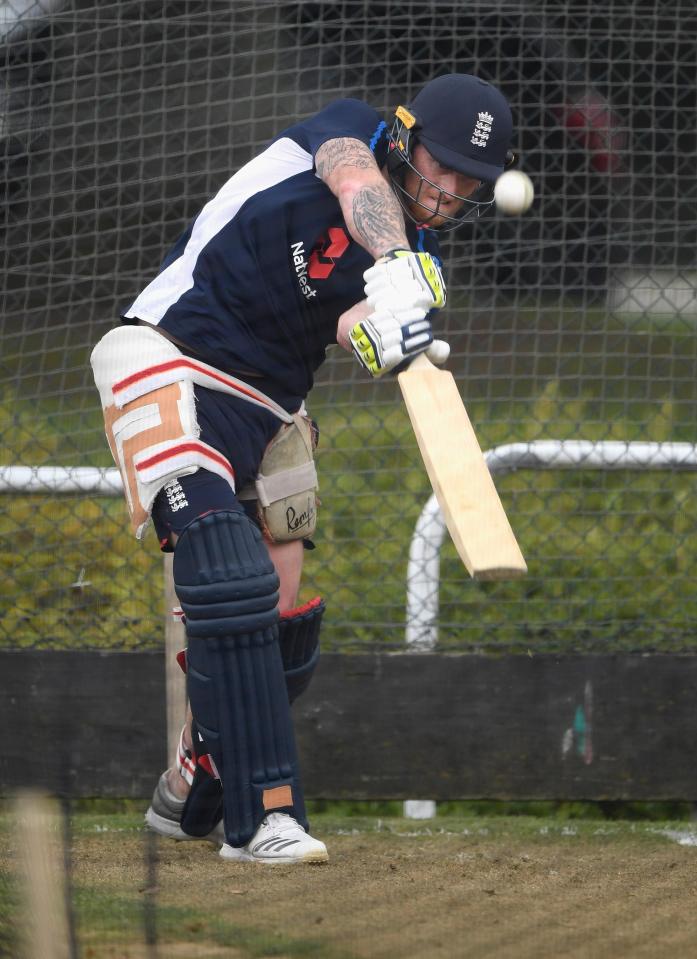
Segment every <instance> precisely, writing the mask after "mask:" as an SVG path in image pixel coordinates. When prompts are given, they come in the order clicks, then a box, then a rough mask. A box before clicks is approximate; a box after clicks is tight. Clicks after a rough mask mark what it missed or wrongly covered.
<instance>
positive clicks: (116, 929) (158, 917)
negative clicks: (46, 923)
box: [0, 814, 697, 959]
mask: <svg viewBox="0 0 697 959" xmlns="http://www.w3.org/2000/svg"><path fill="white" fill-rule="evenodd" d="M313 826H314V829H313V832H314V833H315V834H316V835H318V836H319V837H320V838H323V839H325V840H326V842H327V844H328V846H329V851H330V856H331V859H330V862H329V863H328V864H326V865H322V866H307V867H298V866H295V867H292V866H276V867H268V868H267V867H262V866H256V865H251V866H250V865H248V864H231V863H226V862H223V861H222V860H221V859H220V858H219V857H218V856H217V853H216V850H215V849H214V848H213V847H212V846H209V845H207V844H205V843H193V842H192V843H173V842H171V841H168V840H161V839H158V840H157V841H156V842H155V848H156V850H157V869H156V876H157V882H156V887H155V889H154V890H153V889H152V888H150V887H149V886H148V882H147V879H146V876H147V872H146V863H145V856H144V851H145V849H146V848H147V845H148V844H147V843H145V842H144V834H143V831H142V829H141V827H140V821H139V818H137V817H135V816H132V815H123V814H122V815H112V816H95V815H91V816H81V817H78V819H77V820H76V822H75V833H74V862H75V869H74V877H73V881H74V886H75V911H76V918H77V924H78V934H79V939H80V942H81V947H82V948H81V954H82V957H83V959H155V957H156V956H157V957H159V959H170V957H171V959H178V957H187V959H189V957H191V959H247V957H253V959H262V957H275V959H291V957H303V956H309V957H317V959H451V957H463V959H547V957H549V959H596V957H597V959H604V957H607V959H624V957H627V959H630V957H631V959H657V957H660V959H662V957H669V956H670V957H679V959H683V957H685V959H689V957H692V956H697V909H696V908H695V903H696V902H697V899H696V896H697V846H695V845H692V844H693V843H697V833H695V832H694V831H693V830H692V828H691V824H689V823H681V824H675V823H673V824H667V823H634V824H632V823H618V822H602V821H598V822H595V821H594V822H588V821H585V822H582V821H568V822H566V823H564V822H559V821H557V820H545V819H533V818H530V817H492V818H487V819H484V818H478V817H477V818H469V819H463V818H460V817H443V818H440V819H436V820H433V821H430V822H428V823H419V822H413V821H408V820H403V819H387V820H378V819H367V818H365V819H364V818H360V819H355V818H343V819H337V818H336V817H330V816H325V815H320V816H316V817H314V821H313ZM11 834H12V833H11V830H8V829H5V830H4V831H3V833H2V835H1V836H0V839H1V840H2V848H1V854H2V858H1V859H0V862H1V863H2V865H3V866H4V867H5V875H8V873H12V871H13V869H14V854H15V852H16V850H13V848H12V847H13V842H12V838H11ZM10 899H11V900H12V897H10ZM12 902H14V900H13V901H12ZM12 902H10V906H12ZM148 903H150V904H151V905H152V904H155V910H156V911H155V914H154V922H155V928H156V931H157V939H158V943H157V947H156V948H155V947H154V946H153V947H146V946H145V945H144V939H145V935H144V931H143V930H144V928H145V925H146V923H147V920H144V917H145V916H146V915H147V904H148ZM6 905H7V903H6ZM14 905H16V902H15V903H14ZM152 919H153V914H152V912H151V913H150V920H151V921H152ZM7 954H8V955H9V954H11V953H7ZM0 955H3V952H2V949H1V948H0Z"/></svg>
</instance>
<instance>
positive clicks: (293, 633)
mask: <svg viewBox="0 0 697 959" xmlns="http://www.w3.org/2000/svg"><path fill="white" fill-rule="evenodd" d="M325 608H326V607H325V605H324V600H322V599H320V597H319V596H317V597H315V599H312V600H310V602H309V603H305V605H304V606H298V607H297V608H296V609H291V610H288V612H286V613H281V621H280V623H279V626H278V644H279V646H280V647H281V657H282V658H283V669H284V671H285V675H286V689H287V690H288V698H289V700H290V701H291V703H293V702H295V700H296V699H297V698H298V696H300V695H302V693H304V692H305V690H306V689H307V687H308V686H309V685H310V680H311V679H312V674H313V673H314V671H315V669H316V667H317V661H318V660H319V630H320V626H321V625H322V617H323V616H324V610H325Z"/></svg>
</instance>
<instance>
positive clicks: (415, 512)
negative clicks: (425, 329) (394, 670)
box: [0, 0, 697, 651]
mask: <svg viewBox="0 0 697 959" xmlns="http://www.w3.org/2000/svg"><path fill="white" fill-rule="evenodd" d="M0 31H1V33H0V43H1V45H2V57H3V61H2V62H3V77H4V82H3V86H2V88H1V91H0V143H1V144H2V164H3V165H2V173H1V176H2V181H1V184H2V189H3V191H4V204H3V207H2V218H3V219H2V230H3V239H2V248H1V254H0V256H1V261H0V271H1V272H2V280H3V283H2V293H1V294H0V295H1V296H2V310H1V314H0V315H1V316H2V321H1V322H2V327H1V329H0V431H1V434H2V439H3V452H2V466H11V465H23V466H30V467H42V466H61V467H77V466H95V467H103V468H107V467H110V466H111V465H112V464H111V462H110V459H109V455H108V451H107V447H106V443H105V440H104V436H103V431H102V424H101V419H100V411H99V404H98V397H97V393H96V391H95V389H94V387H93V385H92V383H91V379H90V374H89V367H88V357H89V353H90V350H91V348H92V346H93V345H94V343H95V342H96V341H97V339H98V338H99V337H100V336H101V335H102V334H103V333H104V332H106V330H108V329H109V328H110V327H111V326H112V325H113V324H114V323H115V321H116V317H117V315H118V313H119V310H120V309H121V308H123V307H124V306H126V305H128V304H129V303H130V302H131V301H132V299H133V298H134V297H135V295H136V294H137V293H138V292H139V290H140V289H141V288H142V287H143V285H144V284H145V283H146V282H147V281H148V280H149V279H150V278H151V277H152V276H153V274H154V272H155V271H156V269H157V268H158V265H159V263H160V262H161V259H162V257H163V255H164V253H165V252H166V250H167V248H168V246H169V245H170V244H171V243H172V242H173V241H174V240H175V239H176V237H177V236H178V235H179V234H180V233H181V232H182V230H183V229H184V228H185V226H186V225H187V223H188V222H189V221H190V219H191V218H192V217H193V216H194V215H195V214H196V213H197V211H198V210H199V209H200V207H201V205H202V204H203V203H204V202H205V200H206V199H207V198H208V197H209V196H210V195H211V194H212V193H214V192H215V191H216V190H217V189H218V188H219V186H220V185H221V184H222V183H223V182H224V181H225V179H227V177H228V176H229V175H230V173H231V172H232V171H233V170H234V169H235V168H236V167H238V166H239V165H240V164H242V163H243V162H245V161H246V160H248V159H249V158H251V157H252V156H253V155H254V153H255V152H256V151H257V150H258V149H259V148H260V147H262V146H263V144H264V143H265V142H266V141H267V140H268V139H269V138H270V137H271V136H273V135H274V134H275V133H276V132H278V131H279V130H280V129H282V128H283V127H284V126H286V125H289V124H290V123H291V122H294V121H295V120H296V119H298V118H300V117H303V116H307V115H309V114H311V113H312V112H314V111H315V110H317V109H318V108H320V107H321V106H323V105H324V104H326V103H327V102H329V101H330V100H331V99H332V98H334V97H337V96H356V97H359V98H363V99H366V100H368V101H369V102H370V103H372V104H373V105H374V106H375V107H376V108H377V109H378V110H379V111H381V112H383V113H384V115H385V117H386V118H389V115H390V111H391V110H393V109H394V107H395V106H396V105H397V104H398V103H400V102H403V101H404V100H406V99H408V98H409V96H410V95H411V94H413V93H414V92H416V90H417V89H418V88H419V87H420V85H421V84H422V83H423V82H425V81H426V80H427V79H429V78H431V77H432V76H434V75H437V74H440V73H445V72H450V71H459V72H475V73H478V74H480V75H482V76H483V77H485V78H486V79H489V80H491V81H493V82H495V83H496V84H498V85H499V86H500V87H501V88H502V89H503V91H504V92H505V93H506V95H507V97H508V98H509V100H510V102H511V105H512V109H513V114H514V118H515V125H516V134H515V147H516V150H517V151H518V152H519V153H520V157H521V167H522V169H523V170H525V171H526V172H528V173H529V174H530V175H531V177H532V178H533V180H534V183H535V188H536V192H537V199H536V202H535V204H534V206H533V208H532V210H531V211H530V212H529V213H528V214H527V215H525V216H524V217H522V218H520V219H514V218H506V217H503V216H500V215H493V216H490V217H487V218H485V219H482V220H481V221H479V222H476V223H471V224H467V225H466V226H465V227H463V228H462V229H460V230H458V231H456V232H455V233H454V234H453V235H452V236H451V237H450V238H449V239H448V240H447V242H446V243H445V247H444V253H445V260H446V274H447V279H448V292H449V306H448V309H447V310H446V311H444V313H443V315H442V316H441V317H440V319H439V323H440V330H439V333H441V334H442V335H443V336H444V337H445V338H446V339H448V340H449V342H450V344H451V347H452V358H451V361H450V364H449V365H450V368H451V369H452V371H453V373H454V374H455V376H456V379H457V382H458V385H459V387H460V390H461V393H462V396H463V398H464V400H465V402H466V404H467V407H468V410H469V413H470V417H471V419H472V422H473V423H474V425H475V428H476V429H477V431H478V435H479V438H480V441H481V445H482V447H483V448H485V449H491V448H494V447H499V446H501V445H503V444H510V443H530V442H533V441H540V440H566V439H574V440H576V439H580V440H587V441H592V442H599V441H626V442H633V441H650V442H668V441H670V442H684V443H693V442H694V441H695V438H696V430H695V426H696V424H697V385H696V384H697V375H696V374H697V337H696V336H695V326H696V325H697V293H696V290H697V270H696V269H695V266H694V250H695V246H696V243H697V226H696V224H697V218H696V217H695V204H696V202H697V171H696V170H695V164H694V155H695V149H696V147H697V103H696V102H695V101H696V99H697V92H696V87H695V83H694V77H695V74H696V70H697V13H695V9H694V5H693V4H692V3H688V2H687V0H673V2H671V3H664V2H658V3H657V2H656V0H651V2H648V0H617V2H615V3H612V4H609V5H602V4H600V5H599V4H596V3H590V2H573V0H570V2H561V3H560V2H556V0H555V2H549V0H542V2H538V3H529V2H523V0H503V2H501V0H473V2H471V3H467V4H462V3H455V2H452V3H450V2H447V0H439V2H437V3H436V2H433V0H419V2H418V3H417V2H413V0H404V2H402V3H400V4H399V5H395V4H393V3H387V2H381V0H371V2H368V0H343V2H317V3H310V2H284V3H280V2H258V0H256V2H247V0H239V2H237V3H227V2H225V3H224V2H214V0H213V2H211V0H207V2H197V0H189V2H164V0H158V2H154V0H145V2H139V3H135V2H117V3H110V4H96V3H87V2H82V0H73V2H69V0H65V2H62V0H35V2H32V0H24V2H21V0H13V2H12V3H9V4H5V5H4V12H3V14H2V18H1V19H0ZM310 409H311V411H312V413H313V414H314V416H315V417H316V418H317V420H318V421H319V423H320V429H321V442H320V448H319V452H318V468H319V473H320V483H321V500H322V506H321V511H320V526H319V531H318V534H317V538H316V542H317V550H316V551H315V552H314V554H312V553H308V555H307V562H306V585H305V586H304V590H305V594H304V595H305V598H309V597H310V596H311V595H314V594H315V593H317V592H319V593H321V594H322V595H324V596H325V597H326V599H327V603H328V607H329V614H328V616H327V617H326V630H325V634H324V635H325V637H326V639H325V646H326V648H335V649H347V648H360V649H367V648H370V647H375V646H378V645H380V646H386V647H391V648H398V647H400V646H401V645H402V644H403V642H404V625H405V602H406V582H405V580H406V572H407V556H408V551H409V544H410V541H411V537H412V533H413V530H414V526H415V524H416V522H417V519H418V517H419V514H420V512H421V509H422V507H423V505H424V503H425V502H426V501H427V499H428V497H429V495H430V490H429V488H428V484H427V480H426V477H425V474H424V471H423V468H422V465H421V462H420V459H419V455H418V451H417V448H416V445H415V442H414V440H413V436H412V433H411V429H410V427H409V423H408V420H407V418H406V415H405V413H404V410H403V408H402V405H401V401H400V399H399V395H398V390H397V387H396V384H395V383H394V381H393V380H390V381H387V382H380V383H370V382H366V377H365V376H364V375H363V374H362V373H361V371H360V370H359V369H358V368H357V365H356V364H355V362H354V361H353V360H352V358H351V357H349V356H348V355H345V354H342V353H340V351H339V350H338V349H337V350H333V351H330V356H329V358H328V361H327V363H326V365H325V366H324V367H323V369H322V371H321V374H320V377H319V381H318V384H317V387H316V389H315V391H314V392H313V395H312V396H311V398H310ZM498 486H499V490H500V493H501V496H502V499H503V502H504V505H505V506H506V509H507V511H508V513H509V516H510V519H511V522H512V525H513V528H514V529H515V531H516V533H517V535H518V538H519V540H520V543H521V546H522V548H523V552H524V553H525V555H526V558H527V560H528V565H529V568H530V574H529V576H528V577H527V579H525V580H522V581H519V582H515V583H485V584H475V583H473V582H471V581H469V580H468V578H467V576H466V574H465V571H464V569H463V568H462V565H461V564H460V562H459V560H458V559H457V557H456V555H455V552H454V550H453V549H452V546H451V544H450V543H449V542H447V541H446V543H445V545H444V548H443V553H442V558H441V564H440V581H439V584H438V589H439V600H440V602H439V642H440V644H441V646H442V647H443V648H448V649H461V650H482V651H486V650H490V649H503V648H505V649H512V650H528V649H530V650H532V651H544V650H559V649H563V650H574V651H588V650H594V649H603V650H607V649H612V648H617V649H625V650H626V649H659V650H669V649H670V650H676V649H688V648H693V647H694V638H693V637H694V634H695V625H696V623H697V598H696V597H695V592H694V589H693V585H692V571H693V569H694V566H695V562H696V561H697V538H695V536H694V529H695V525H696V523H697V506H696V505H695V504H696V500H695V497H694V495H693V479H692V477H691V475H690V474H689V473H682V472H679V471H677V470H673V471H668V472H661V473H655V472H642V471H635V470H626V471H625V470H619V471H618V470H614V471H612V472H603V471H593V472H592V473H591V472H585V471H583V470H579V471H560V470H554V469H551V470H547V471H544V472H535V473H532V472H528V471H526V470H524V469H519V470H516V471H513V472H510V473H508V474H507V475H506V476H502V477H500V479H499V480H498ZM0 539H1V541H2V544H1V551H0V555H1V559H0V562H1V563H2V568H3V577H2V586H1V587H0V590H1V592H2V598H3V607H4V610H3V616H2V618H1V619H0V643H2V644H3V645H5V646H54V647H61V646H74V645H81V646H95V647H120V648H131V647H143V646H151V645H159V644H160V643H161V641H162V638H161V637H162V601H161V594H162V563H161V559H160V556H159V553H158V551H157V546H156V542H155V539H154V537H153V538H151V539H149V541H148V542H147V543H146V544H145V546H144V547H143V548H140V547H139V546H137V545H136V543H135V542H134V541H132V540H131V538H130V535H129V534H128V533H127V532H126V523H125V509H124V506H123V504H122V503H121V501H120V500H119V499H118V498H116V497H111V498H110V497H100V496H94V495H89V496H84V495H83V496H77V495H72V496H70V495H67V496H66V495H59V494H57V493H56V492H54V491H53V490H52V489H51V488H50V487H49V486H47V487H46V489H45V491H44V492H42V493H26V492H22V491H19V490H16V489H15V490H13V491H12V492H11V493H10V492H7V491H3V493H2V498H1V500H0Z"/></svg>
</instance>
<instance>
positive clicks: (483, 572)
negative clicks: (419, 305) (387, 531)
mask: <svg viewBox="0 0 697 959" xmlns="http://www.w3.org/2000/svg"><path fill="white" fill-rule="evenodd" d="M397 379H398V381H399V385H400V388H401V390H402V396H403V398H404V402H405V404H406V407H407V411H408V412H409V418H410V419H411V424H412V426H413V428H414V433H415V435H416V441H417V443H418V444H419V449H420V451H421V456H422V458H423V461H424V465H425V467H426V472H427V473H428V477H429V479H430V481H431V486H432V487H433V492H434V493H435V494H436V499H437V500H438V505H439V506H440V508H441V511H442V513H443V517H444V519H445V523H446V526H447V527H448V531H449V533H450V535H451V537H452V540H453V543H454V544H455V548H456V549H457V551H458V553H459V555H460V558H461V559H462V561H463V563H464V564H465V566H466V567H467V569H468V571H469V573H470V575H471V576H473V577H474V578H475V579H513V578H516V577H518V576H524V575H525V573H527V566H526V564H525V560H524V558H523V554H522V553H521V551H520V547H519V546H518V543H517V541H516V538H515V535H514V533H513V530H512V529H511V525H510V523H509V522H508V517H507V516H506V513H505V511H504V508H503V506H502V505H501V500H500V499H499V494H498V493H497V491H496V487H495V486H494V481H493V480H492V478H491V474H490V472H489V468H488V466H487V465H486V460H485V459H484V456H483V454H482V451H481V449H480V446H479V443H478V441H477V437H476V435H475V433H474V430H473V428H472V424H471V423H470V420H469V417H468V415H467V411H466V410H465V407H464V404H463V402H462V399H461V397H460V393H459V390H458V388H457V385H456V383H455V380H454V379H453V376H452V374H451V373H448V372H446V371H444V370H439V369H437V368H436V367H435V366H434V365H433V364H432V363H431V362H430V361H429V360H428V359H427V358H426V357H425V356H424V355H423V354H420V355H419V356H417V357H416V359H415V360H414V361H413V362H412V363H411V365H410V366H409V368H408V369H406V370H405V371H404V372H403V373H399V374H398V376H397Z"/></svg>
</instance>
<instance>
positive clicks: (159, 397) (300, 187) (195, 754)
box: [91, 74, 512, 863]
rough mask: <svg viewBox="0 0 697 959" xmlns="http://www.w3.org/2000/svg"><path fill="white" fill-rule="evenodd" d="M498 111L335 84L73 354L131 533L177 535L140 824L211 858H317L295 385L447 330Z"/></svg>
mask: <svg viewBox="0 0 697 959" xmlns="http://www.w3.org/2000/svg"><path fill="white" fill-rule="evenodd" d="M511 131H512V123H511V113H510V109H509V107H508V104H507V102H506V100H505V98H504V97H503V95H502V94H501V93H500V92H499V91H498V90H497V89H496V88H495V87H493V86H491V85H490V84H488V83H486V82H484V81H483V80H481V79H479V78H477V77H474V76H469V75H465V74H450V75H446V76H441V77H438V78H436V79H434V80H431V81H430V82H429V83H427V84H426V85H425V87H423V89H422V90H421V91H420V92H419V93H418V94H417V95H416V96H415V97H414V98H413V100H412V101H411V103H410V104H409V105H408V106H400V107H398V109H397V110H396V115H395V117H394V119H393V120H392V121H391V122H390V123H386V122H385V121H384V120H383V119H382V117H381V116H380V115H379V114H378V113H377V112H376V111H375V110H374V109H373V108H372V107H370V106H369V105H367V104H366V103H363V102H361V101H358V100H353V99H341V100H336V101H335V102H332V103H330V104H329V105H328V106H327V107H325V108H324V109H322V110H321V111H320V112H319V113H317V114H316V115H315V116H313V117H311V118H310V119H307V120H304V121H302V122H300V123H297V124H295V125H293V126H290V127H288V129H286V130H284V131H283V132H282V133H280V134H279V135H278V136H277V137H276V138H275V139H274V140H273V141H272V142H271V143H270V144H269V146H268V147H267V148H266V149H264V150H263V151H262V152H261V153H259V154H258V155H257V156H256V157H255V158H254V159H252V160H251V161H250V162H249V163H247V164H246V165H245V166H243V167H242V168H241V169H240V170H238V171H237V172H236V173H235V174H234V175H233V176H231V177H230V179H229V180H228V181H227V182H226V183H224V184H223V186H222V187H221V189H220V190H219V192H218V193H217V194H216V195H215V196H214V197H212V199H210V200H209V201H208V202H207V203H206V204H205V206H204V207H203V208H202V209H201V211H200V212H199V214H198V215H197V216H196V217H195V219H194V220H193V222H192V223H191V224H190V226H189V227H188V229H187V230H186V231H185V233H184V234H183V235H182V236H181V237H180V238H179V239H178V240H177V241H176V242H175V244H174V246H172V248H171V249H170V250H169V252H168V253H167V255H166V257H165V259H164V261H163V263H162V265H161V267H160V269H159V271H158V273H157V275H156V276H155V277H154V278H153V279H152V281H151V282H150V283H149V284H148V285H147V286H146V287H145V288H144V289H143V290H142V292H140V294H139V295H138V296H137V297H136V299H135V300H134V301H133V303H131V305H130V306H128V308H127V309H126V310H125V311H124V313H123V315H122V316H121V323H120V324H119V325H118V326H117V327H116V328H114V329H112V330H110V331H109V332H108V333H107V334H106V335H105V336H104V337H103V338H102V339H101V340H100V342H99V343H98V344H97V345H96V346H95V348H94V350H93V352H92V357H91V362H92V368H93V371H94V377H95V382H96V385H97V388H98V390H99V393H100V398H101V403H102V408H103V411H104V420H105V428H106V435H107V439H108V442H109V445H110V448H111V451H112V454H113V456H114V460H115V462H116V464H117V466H118V467H119V469H120V472H121V475H122V478H123V483H124V490H125V496H126V501H127V506H128V511H129V515H130V521H131V527H132V530H133V532H134V534H135V536H136V537H137V538H138V539H140V538H141V537H142V536H143V534H144V532H145V530H146V528H147V526H148V525H149V523H150V521H152V523H153V525H154V528H155V531H156V533H157V536H158V539H159V542H160V548H161V549H162V550H165V551H173V552H174V558H173V563H174V565H173V569H174V587H175V590H176V593H177V596H178V598H179V601H180V603H181V607H182V610H183V613H184V617H185V624H186V636H187V649H186V654H185V663H184V666H185V669H186V678H187V694H188V699H189V704H190V720H189V722H187V724H186V725H185V727H184V730H183V731H182V737H181V741H180V746H179V750H178V756H177V758H176V762H175V764H174V765H173V766H172V767H171V768H170V769H168V770H167V771H166V772H164V773H163V774H162V776H161V778H160V780H159V782H158V784H157V787H156V789H155V792H154V795H153V799H152V804H151V806H150V808H149V809H148V812H147V815H146V820H147V822H148V824H149V825H150V827H151V828H153V829H154V830H155V831H157V832H158V833H160V834H162V835H165V836H170V837H172V838H175V839H185V838H199V839H201V838H202V839H209V840H211V841H213V842H217V843H219V844H220V845H221V850H220V854H221V856H222V857H223V858H224V859H227V860H231V861H236V862H262V863H276V862H283V863H302V862H323V861H325V860H326V859H327V849H326V846H325V845H324V843H322V842H321V841H319V840H318V839H316V838H314V837H312V836H311V835H310V834H309V831H308V822H307V818H306V814H305V803H304V798H303V787H302V781H301V776H300V770H299V767H298V757H297V754H296V747H295V741H294V735H293V721H292V717H291V708H290V706H291V703H292V702H293V700H294V699H295V698H296V697H297V696H299V695H300V694H301V693H302V692H303V691H304V690H305V689H306V688H307V685H308V683H309V682H310V679H311V677H312V674H313V671H314V669H315V667H316V664H317V658H318V655H319V632H320V624H321V621H322V616H323V614H324V608H325V607H324V602H323V600H321V599H320V598H316V599H314V600H312V601H311V602H308V603H305V604H304V605H302V606H298V605H297V596H298V588H299V583H300V576H301V571H302V562H303V549H304V547H306V546H310V545H311V540H312V536H313V533H314V530H315V524H316V513H317V505H316V489H317V477H316V472H315V465H314V461H313V452H314V448H315V446H316V440H317V431H316V427H315V425H314V424H313V422H312V421H311V419H310V418H309V417H308V415H307V412H306V409H305V399H306V397H307V396H308V394H309V393H310V390H311V389H312V384H313V376H314V373H315V371H316V370H317V369H318V367H319V366H320V365H321V363H322V362H323V360H324V359H325V353H326V350H327V347H329V346H331V345H332V344H334V343H337V342H338V343H339V344H340V345H341V346H342V347H344V348H345V349H347V350H352V351H353V353H354V354H355V356H356V359H357V361H358V362H359V363H360V364H361V365H362V366H363V367H364V368H365V369H366V370H367V371H368V372H369V373H370V374H371V375H372V376H374V377H379V376H382V375H384V374H385V373H387V372H389V371H395V370H398V369H399V368H400V367H401V366H403V365H406V364H407V363H408V362H409V361H410V360H411V359H412V358H413V357H414V356H415V355H417V354H419V353H421V352H425V353H426V354H427V355H428V356H429V358H431V359H432V360H433V361H434V362H438V363H442V362H444V361H445V359H446V358H447V356H448V353H449V347H448V346H447V344H446V343H444V342H443V341H441V340H438V339H434V333H433V327H432V319H433V317H434V316H435V315H436V312H437V311H438V309H440V308H441V307H442V306H443V305H444V303H445V299H446V291H445V284H444V281H443V276H442V273H441V262H440V257H439V249H438V232H440V231H445V230H450V229H453V228H455V227H457V226H459V225H460V224H461V223H463V222H465V221H468V220H471V219H473V218H476V217H478V216H480V215H482V213H484V212H485V211H486V210H487V209H488V208H489V207H490V206H491V204H492V201H493V185H494V183H495V182H496V180H497V178H498V177H499V175H500V174H501V173H502V172H503V170H504V168H505V166H506V165H507V163H508V162H509V159H510V154H509V145H510V139H511Z"/></svg>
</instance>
